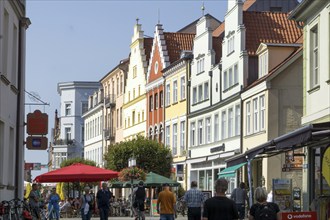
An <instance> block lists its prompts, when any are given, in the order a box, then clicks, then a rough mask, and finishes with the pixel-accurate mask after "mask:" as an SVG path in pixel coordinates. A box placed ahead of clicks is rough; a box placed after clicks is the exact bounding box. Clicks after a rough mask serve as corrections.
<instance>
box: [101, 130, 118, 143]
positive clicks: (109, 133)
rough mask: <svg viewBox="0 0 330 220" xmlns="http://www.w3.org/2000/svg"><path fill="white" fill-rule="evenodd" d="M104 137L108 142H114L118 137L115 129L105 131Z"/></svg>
mask: <svg viewBox="0 0 330 220" xmlns="http://www.w3.org/2000/svg"><path fill="white" fill-rule="evenodd" d="M104 137H105V139H106V140H107V141H109V140H110V141H113V140H115V137H116V131H115V129H114V128H109V129H105V130H104Z"/></svg>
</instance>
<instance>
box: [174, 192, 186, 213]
mask: <svg viewBox="0 0 330 220" xmlns="http://www.w3.org/2000/svg"><path fill="white" fill-rule="evenodd" d="M183 198H184V197H183V196H182V197H181V198H179V199H177V201H176V213H178V214H181V215H182V216H185V215H186V213H187V212H188V207H187V205H186V203H185V201H184V199H183Z"/></svg>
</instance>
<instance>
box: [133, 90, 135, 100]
mask: <svg viewBox="0 0 330 220" xmlns="http://www.w3.org/2000/svg"><path fill="white" fill-rule="evenodd" d="M133 99H135V88H134V89H133Z"/></svg>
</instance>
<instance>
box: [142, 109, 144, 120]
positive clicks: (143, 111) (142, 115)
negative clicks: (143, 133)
mask: <svg viewBox="0 0 330 220" xmlns="http://www.w3.org/2000/svg"><path fill="white" fill-rule="evenodd" d="M142 121H144V111H142Z"/></svg>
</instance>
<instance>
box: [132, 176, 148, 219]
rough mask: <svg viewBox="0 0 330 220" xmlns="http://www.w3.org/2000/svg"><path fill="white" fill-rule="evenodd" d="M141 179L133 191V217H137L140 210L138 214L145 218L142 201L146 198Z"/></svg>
mask: <svg viewBox="0 0 330 220" xmlns="http://www.w3.org/2000/svg"><path fill="white" fill-rule="evenodd" d="M143 184H144V183H143V181H140V182H139V184H138V187H137V188H136V189H135V190H134V192H133V201H134V202H133V208H134V209H133V210H134V215H135V219H138V216H137V215H138V211H140V216H142V219H143V220H144V219H145V214H144V201H145V199H146V191H145V189H144V186H143Z"/></svg>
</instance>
